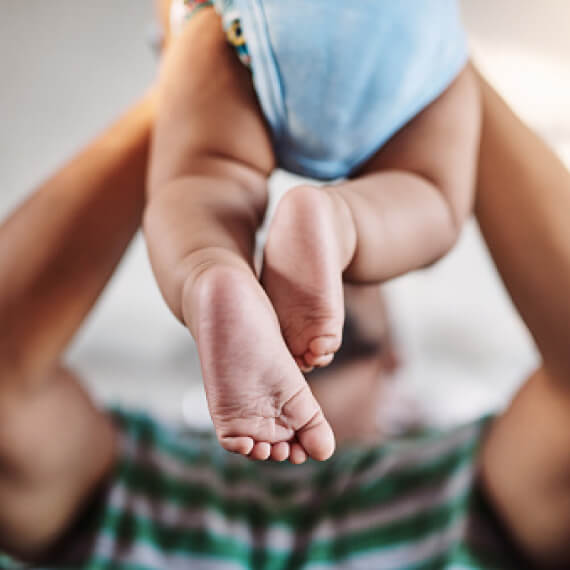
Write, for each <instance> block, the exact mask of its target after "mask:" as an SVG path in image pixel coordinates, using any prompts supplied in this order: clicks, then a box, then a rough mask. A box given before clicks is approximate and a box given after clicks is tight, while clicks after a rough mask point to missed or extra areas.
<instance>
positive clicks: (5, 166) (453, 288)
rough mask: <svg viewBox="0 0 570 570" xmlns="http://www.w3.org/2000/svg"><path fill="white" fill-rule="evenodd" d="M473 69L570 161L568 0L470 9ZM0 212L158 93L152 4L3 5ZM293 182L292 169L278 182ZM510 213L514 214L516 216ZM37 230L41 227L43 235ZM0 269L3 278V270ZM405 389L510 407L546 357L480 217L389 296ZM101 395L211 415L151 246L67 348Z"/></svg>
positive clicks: (430, 397) (447, 413) (462, 404)
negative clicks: (480, 227)
mask: <svg viewBox="0 0 570 570" xmlns="http://www.w3.org/2000/svg"><path fill="white" fill-rule="evenodd" d="M463 5H464V14H465V21H466V24H467V27H468V29H469V32H470V37H471V42H472V47H473V54H474V59H475V61H476V62H477V63H478V65H479V66H480V68H481V69H482V70H483V72H484V73H485V74H486V75H487V76H488V77H489V78H490V80H491V81H492V83H494V85H495V86H496V87H497V88H498V89H499V90H500V91H501V92H502V93H503V95H504V96H505V97H506V98H507V100H508V101H509V102H510V103H511V104H512V106H513V107H514V108H515V110H516V111H517V112H518V113H519V114H520V115H521V116H522V117H523V118H524V119H525V120H526V121H527V122H528V123H529V124H531V125H532V126H533V127H534V128H535V129H536V130H537V131H538V132H539V133H541V134H542V135H543V136H544V137H545V138H546V139H547V140H548V141H549V142H550V143H551V145H552V146H553V148H555V149H556V150H557V152H559V153H560V155H561V156H562V157H563V158H564V159H565V160H566V161H567V164H570V33H569V31H570V3H569V2H568V0H541V2H521V1H520V0H464V1H463ZM1 12H2V14H1V16H0V18H1V19H0V73H1V77H2V79H1V81H0V173H1V174H0V176H1V182H2V186H1V190H0V217H4V216H5V215H6V214H7V213H8V212H9V210H10V209H11V208H12V207H14V206H15V205H16V204H17V203H18V202H19V201H20V200H21V199H23V198H24V197H25V196H26V195H27V193H28V192H29V191H30V189H31V188H33V187H34V185H35V184H37V183H38V182H39V181H41V180H42V179H43V178H45V177H46V176H47V175H48V174H49V173H50V172H52V171H53V170H54V169H55V168H56V167H57V166H58V165H60V164H61V163H62V162H63V161H64V160H65V159H66V158H67V157H69V156H70V155H71V154H72V153H74V152H75V151H76V150H78V149H79V148H80V147H81V146H82V145H84V144H85V143H86V142H87V141H88V140H89V139H90V137H92V136H93V135H94V134H96V133H97V132H98V131H99V130H100V129H101V128H103V127H104V126H105V125H107V124H108V123H109V122H110V121H111V120H112V119H113V118H114V117H116V116H117V115H118V113H120V112H121V111H122V110H124V109H125V108H126V107H127V106H128V105H129V104H130V103H131V102H132V101H134V100H135V99H136V98H137V97H138V96H139V95H141V94H142V93H143V92H144V90H145V88H146V87H147V86H149V85H150V83H151V81H152V80H153V77H154V75H155V71H156V65H157V61H156V58H155V57H154V55H153V53H152V51H151V49H150V47H149V41H148V40H149V36H150V31H151V29H152V25H153V17H154V13H153V5H152V1H151V0H97V1H96V2H93V1H90V0H58V1H57V2H41V1H40V0H32V1H30V2H21V1H19V0H3V2H2V11H1ZM291 183H292V179H291V178H290V177H288V176H287V175H285V174H283V173H278V174H277V175H276V176H275V179H274V185H275V186H276V187H277V188H280V189H282V188H284V187H285V186H287V185H289V184H291ZM505 216H508V212H505ZM33 231H34V229H33V228H30V232H33ZM0 271H2V268H1V267H0ZM388 293H389V297H390V300H391V304H392V313H393V317H394V321H395V323H396V326H397V331H398V337H399V340H400V343H401V348H402V353H403V356H404V359H405V366H404V368H403V370H402V371H401V373H400V376H401V381H402V383H403V384H404V385H405V386H407V388H408V389H409V390H410V391H412V392H413V393H414V394H416V395H417V397H418V399H419V402H420V404H421V406H422V407H423V409H424V410H425V412H426V414H427V416H428V417H429V418H430V420H431V421H433V422H436V423H439V424H448V423H453V422H457V421H462V420H466V419H469V418H471V417H473V416H475V415H477V414H480V413H482V412H485V411H489V410H495V409H498V408H500V407H501V406H503V405H504V404H505V402H506V401H508V398H509V397H510V395H511V394H512V392H513V390H515V389H516V387H517V385H518V383H519V382H520V380H521V379H522V378H523V375H524V374H525V372H527V371H528V370H530V368H531V367H532V366H533V363H534V362H535V361H536V356H535V354H534V350H533V347H532V344H531V342H530V339H529V338H528V335H527V333H526V331H525V329H524V328H523V326H522V325H521V323H520V321H519V319H518V317H517V316H516V315H515V314H514V311H513V310H512V308H511V306H510V304H509V301H508V299H507V297H506V295H505V293H504V291H503V289H502V287H501V285H500V283H499V281H498V279H497V277H496V274H495V272H494V270H493V268H492V266H491V264H490V262H489V260H488V257H487V254H486V252H485V250H484V248H483V247H482V245H481V243H480V240H479V237H478V234H477V230H476V227H475V224H474V223H471V224H470V225H469V227H468V228H467V230H466V231H465V233H464V236H463V238H462V240H461V242H460V244H459V246H458V247H457V248H456V249H455V250H454V251H453V253H452V254H451V255H449V256H448V257H446V258H445V259H444V260H443V261H442V262H440V263H439V264H438V265H437V266H436V267H434V268H432V269H430V270H428V271H423V272H421V273H417V274H414V275H409V276H406V277H405V278H402V279H399V280H398V281H396V282H394V283H391V284H390V285H389V286H388ZM69 361H70V363H71V364H72V366H73V367H75V369H77V370H78V371H80V372H81V374H82V375H83V377H84V378H85V381H86V383H87V385H88V386H89V388H90V389H91V390H92V391H93V393H94V394H95V396H96V397H97V398H98V399H100V400H101V401H105V402H109V401H119V402H122V403H124V404H128V405H135V406H142V407H145V408H147V409H149V410H151V411H152V412H154V413H157V414H159V415H161V416H162V417H167V418H171V419H175V420H177V419H181V418H182V401H183V400H184V396H185V395H186V402H187V404H189V405H187V417H188V418H190V420H191V421H194V422H197V423H202V422H205V421H207V414H206V410H205V406H204V403H203V399H202V394H201V387H200V382H199V363H198V359H197V355H196V353H195V350H194V347H193V343H192V341H191V339H190V338H189V335H188V334H187V333H186V331H185V330H184V329H183V328H182V327H181V326H180V325H179V324H178V323H177V322H175V320H174V318H173V317H171V316H170V313H169V312H168V310H167V309H166V307H165V305H164V304H163V302H162V300H161V298H160V296H159V294H158V292H157V289H156V286H155V284H154V281H153V278H152V275H151V272H150V269H149V265H148V261H147V259H146V254H145V250H144V244H143V243H142V240H141V239H140V236H139V237H138V238H137V239H136V241H135V242H134V243H133V245H132V246H131V248H130V251H129V254H128V256H127V257H126V259H125V261H124V262H123V264H122V265H121V267H120V270H119V271H118V273H117V275H116V276H115V278H114V279H113V281H112V283H111V285H110V286H109V287H108V289H107V291H106V293H105V295H104V297H103V299H102V300H101V302H100V303H99V305H98V306H97V308H96V310H95V311H94V313H93V314H92V316H91V317H90V319H89V321H88V322H87V324H86V326H85V327H84V328H83V329H82V331H81V333H80V334H79V336H78V338H77V340H76V342H75V343H74V345H73V346H72V348H71V350H70V352H69Z"/></svg>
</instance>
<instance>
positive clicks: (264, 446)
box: [249, 441, 271, 461]
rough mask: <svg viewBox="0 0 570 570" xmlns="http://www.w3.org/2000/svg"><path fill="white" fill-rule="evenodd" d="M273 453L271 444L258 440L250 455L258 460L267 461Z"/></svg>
mask: <svg viewBox="0 0 570 570" xmlns="http://www.w3.org/2000/svg"><path fill="white" fill-rule="evenodd" d="M270 455H271V444H270V443H268V442H266V441H258V442H257V443H256V444H255V445H254V446H253V449H252V450H251V453H250V454H249V457H250V458H251V459H255V460H257V461H265V460H266V459H269V456H270Z"/></svg>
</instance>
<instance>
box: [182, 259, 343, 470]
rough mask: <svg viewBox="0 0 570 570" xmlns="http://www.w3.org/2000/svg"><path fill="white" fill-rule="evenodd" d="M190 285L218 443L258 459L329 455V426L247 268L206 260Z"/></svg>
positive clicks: (298, 459) (295, 459) (296, 459)
mask: <svg viewBox="0 0 570 570" xmlns="http://www.w3.org/2000/svg"><path fill="white" fill-rule="evenodd" d="M194 291H195V292H196V296H195V297H193V299H191V300H189V302H193V303H194V306H195V307H197V309H198V312H197V313H196V311H193V314H194V315H197V323H196V325H197V326H195V327H194V330H195V331H196V336H197V342H198V350H199V353H200V361H201V364H202V372H203V376H204V384H205V388H206V396H207V399H208V407H209V409H210V413H211V415H212V420H213V422H214V426H215V428H216V433H217V435H218V439H219V440H220V443H221V444H222V446H223V447H224V448H225V449H227V450H228V451H233V452H237V453H241V454H243V455H248V456H249V457H251V458H253V459H258V460H264V459H269V458H272V459H275V460H277V461H283V460H285V459H287V458H289V460H290V461H291V462H293V463H302V462H303V461H304V460H305V459H306V458H307V455H308V456H310V457H312V458H314V459H317V460H325V459H328V458H329V457H330V455H331V454H332V452H333V450H334V435H333V432H332V430H331V428H330V426H329V424H328V422H327V421H326V419H325V418H324V416H323V413H322V411H321V408H320V406H319V404H318V403H317V401H316V400H315V398H314V396H313V394H312V392H311V390H310V388H309V386H308V385H307V382H306V380H305V378H304V377H303V375H302V374H301V373H300V371H299V369H298V367H297V366H296V364H295V362H294V360H293V358H292V357H291V355H290V353H289V351H288V350H287V347H286V345H285V343H284V341H283V337H282V335H281V331H280V329H279V323H278V321H277V318H276V316H275V313H274V311H273V308H272V306H271V303H270V302H269V300H268V299H267V296H266V295H265V293H264V291H263V289H262V288H261V286H260V284H259V283H258V281H257V280H256V279H255V277H254V275H253V274H250V273H249V271H248V270H247V269H242V268H234V267H228V266H213V267H210V268H209V269H207V270H205V271H204V272H203V274H202V275H201V276H200V277H198V280H197V281H196V283H195V284H194Z"/></svg>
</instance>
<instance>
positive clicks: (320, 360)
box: [262, 186, 356, 371]
mask: <svg viewBox="0 0 570 570" xmlns="http://www.w3.org/2000/svg"><path fill="white" fill-rule="evenodd" d="M355 247H356V233H355V230H354V225H353V221H352V216H351V213H350V211H349V209H348V206H347V205H346V203H345V202H344V201H343V199H342V198H341V197H340V196H339V195H338V193H337V192H336V190H335V189H334V188H326V189H325V188H322V189H321V188H315V187H311V186H303V187H298V188H294V189H293V190H290V191H289V192H288V193H287V194H286V195H285V196H284V197H283V199H282V200H281V203H280V204H279V206H278V208H277V211H276V213H275V216H274V218H273V221H272V223H271V226H270V229H269V235H268V239H267V245H266V247H265V254H264V264H263V275H262V281H263V285H264V287H265V290H266V291H267V294H268V295H269V298H270V299H271V302H272V303H273V306H274V308H275V311H276V312H277V316H278V318H279V322H280V324H281V330H282V332H283V336H284V337H285V341H286V342H287V345H288V346H289V350H290V351H291V353H292V354H293V356H294V358H295V360H296V361H297V364H298V365H299V366H300V367H301V369H302V370H303V371H309V370H311V369H312V368H313V367H317V366H326V365H328V364H329V363H330V362H331V361H332V359H333V358H334V353H335V352H336V351H337V350H338V349H339V347H340V343H341V340H342V339H341V336H342V334H341V333H342V324H343V320H344V304H343V291H342V272H343V270H344V269H345V268H346V266H347V265H348V264H349V262H350V260H351V259H352V256H353V255H354V250H355Z"/></svg>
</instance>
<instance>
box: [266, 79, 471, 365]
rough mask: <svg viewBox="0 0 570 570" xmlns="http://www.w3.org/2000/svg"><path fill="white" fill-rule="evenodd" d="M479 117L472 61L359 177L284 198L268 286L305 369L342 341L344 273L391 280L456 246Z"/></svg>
mask: <svg viewBox="0 0 570 570" xmlns="http://www.w3.org/2000/svg"><path fill="white" fill-rule="evenodd" d="M480 115H481V112H480V103H479V95H478V90H477V86H476V82H475V79H474V77H473V75H472V71H471V69H470V68H466V69H465V70H464V71H463V72H462V73H461V74H460V76H459V77H458V78H457V79H456V80H455V82H454V83H453V84H452V85H451V86H450V87H449V89H448V90H447V91H446V92H445V93H444V94H443V95H441V96H440V97H439V98H438V99H437V100H436V101H435V102H434V103H432V104H431V105H430V106H429V107H428V108H427V109H425V110H424V111H423V112H422V113H421V114H420V115H418V116H417V117H416V118H414V119H413V120H412V121H411V122H410V123H409V124H408V125H407V126H406V127H405V128H404V129H402V130H401V131H400V132H399V133H397V134H396V135H395V136H394V137H393V138H392V140H390V141H389V142H388V143H387V144H386V145H385V146H384V147H382V148H381V149H380V150H379V151H378V152H377V153H376V155H375V156H374V157H373V158H372V159H371V160H370V161H369V162H368V163H367V164H366V165H365V166H364V167H363V168H362V169H361V171H360V172H358V173H357V174H356V175H355V176H354V177H353V178H352V179H350V180H348V181H347V182H344V183H341V184H338V185H332V186H325V187H322V188H315V187H310V186H302V187H298V188H295V189H293V190H291V191H290V192H289V193H288V194H287V195H286V196H285V197H284V198H283V200H282V202H281V203H280V205H279V207H278V208H277V211H276V214H275V216H274V219H273V222H272V224H271V227H270V229H269V235H268V241H267V246H266V250H265V262H264V271H263V283H264V286H265V288H266V291H267V293H268V295H269V297H270V299H271V300H272V302H273V306H274V307H275V310H276V312H277V315H278V317H279V320H280V322H281V327H282V329H283V334H284V336H285V339H286V341H287V344H288V346H289V348H290V350H291V352H292V354H293V355H294V356H295V358H296V359H297V361H298V362H299V363H300V364H301V366H303V367H305V368H311V367H312V366H323V365H326V364H328V363H329V362H330V360H332V356H333V354H334V352H335V351H336V350H337V349H338V347H339V346H340V341H341V338H340V335H341V330H342V321H343V316H344V315H343V313H344V311H343V304H342V279H343V278H344V279H345V280H346V281H352V282H355V283H377V282H381V281H385V280H387V279H390V278H392V277H396V276H398V275H401V274H403V273H406V272H408V271H411V270H414V269H418V268H421V267H423V266H426V265H428V264H430V263H432V262H434V261H436V260H437V259H439V258H440V257H441V256H442V255H443V254H444V253H446V252H447V251H448V250H449V249H450V248H451V246H452V245H453V244H454V243H455V241H456V239H457V237H458V235H459V232H460V230H461V227H462V224H463V222H464V220H465V218H466V217H467V215H468V214H469V212H470V209H471V205H472V201H473V186H474V176H475V166H476V160H477V152H478V143H479V132H480Z"/></svg>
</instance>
